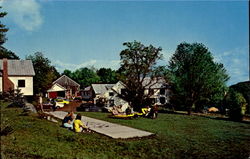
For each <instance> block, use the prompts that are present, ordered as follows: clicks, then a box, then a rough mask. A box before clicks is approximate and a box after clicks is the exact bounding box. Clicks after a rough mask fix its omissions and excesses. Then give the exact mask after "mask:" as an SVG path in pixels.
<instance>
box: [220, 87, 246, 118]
mask: <svg viewBox="0 0 250 159" xmlns="http://www.w3.org/2000/svg"><path fill="white" fill-rule="evenodd" d="M246 105H247V103H246V99H245V98H244V97H243V95H242V94H241V93H239V92H237V91H235V90H234V89H230V90H229V92H228V94H227V96H226V99H225V107H226V108H227V109H229V111H228V116H229V118H230V119H231V120H233V121H241V120H242V118H243V115H244V114H245V112H246Z"/></svg>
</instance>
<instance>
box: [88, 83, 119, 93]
mask: <svg viewBox="0 0 250 159" xmlns="http://www.w3.org/2000/svg"><path fill="white" fill-rule="evenodd" d="M114 85H115V84H92V85H91V86H92V88H93V90H94V92H95V94H104V93H105V92H106V91H107V90H109V89H111V88H112V87H113V86H114Z"/></svg>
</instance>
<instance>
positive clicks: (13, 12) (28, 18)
mask: <svg viewBox="0 0 250 159" xmlns="http://www.w3.org/2000/svg"><path fill="white" fill-rule="evenodd" d="M2 6H3V7H4V9H5V10H6V11H7V12H8V17H9V18H11V19H12V20H13V22H14V23H16V24H17V25H18V26H19V27H21V28H22V29H24V30H27V31H34V30H36V29H38V28H39V27H40V26H41V25H42V23H43V19H42V16H41V12H40V8H41V7H40V4H39V3H38V2H37V1H36V0H3V2H2Z"/></svg>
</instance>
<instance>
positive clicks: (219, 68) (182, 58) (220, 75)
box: [168, 43, 229, 114]
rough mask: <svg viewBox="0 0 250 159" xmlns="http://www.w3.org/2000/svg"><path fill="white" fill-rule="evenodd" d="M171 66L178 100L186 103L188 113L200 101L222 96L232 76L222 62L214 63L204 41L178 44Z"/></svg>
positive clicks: (170, 69) (208, 100) (171, 78)
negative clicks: (202, 42)
mask: <svg viewBox="0 0 250 159" xmlns="http://www.w3.org/2000/svg"><path fill="white" fill-rule="evenodd" d="M168 68H169V77H170V80H171V82H172V83H173V85H174V89H175V95H174V97H175V100H177V101H179V104H183V105H184V107H185V108H186V110H187V111H188V114H191V109H192V107H193V108H195V107H196V106H197V105H198V103H203V104H204V103H209V102H211V101H213V100H217V101H218V100H222V99H223V96H224V94H225V91H226V89H227V87H226V84H225V82H226V81H227V80H228V79H229V76H228V75H227V73H226V70H225V68H224V67H223V64H220V63H216V62H214V60H213V56H212V54H211V52H209V50H208V48H206V47H205V46H204V45H203V44H201V43H193V44H189V43H181V44H179V45H178V46H177V49H176V51H175V53H174V54H173V56H172V57H171V59H170V62H169V66H168Z"/></svg>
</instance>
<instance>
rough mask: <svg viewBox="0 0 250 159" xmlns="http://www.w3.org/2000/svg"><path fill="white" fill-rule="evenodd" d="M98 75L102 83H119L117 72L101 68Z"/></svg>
mask: <svg viewBox="0 0 250 159" xmlns="http://www.w3.org/2000/svg"><path fill="white" fill-rule="evenodd" d="M97 75H98V76H99V77H100V82H101V83H116V82H118V79H117V75H116V71H114V70H112V69H111V68H100V69H99V70H97Z"/></svg>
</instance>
